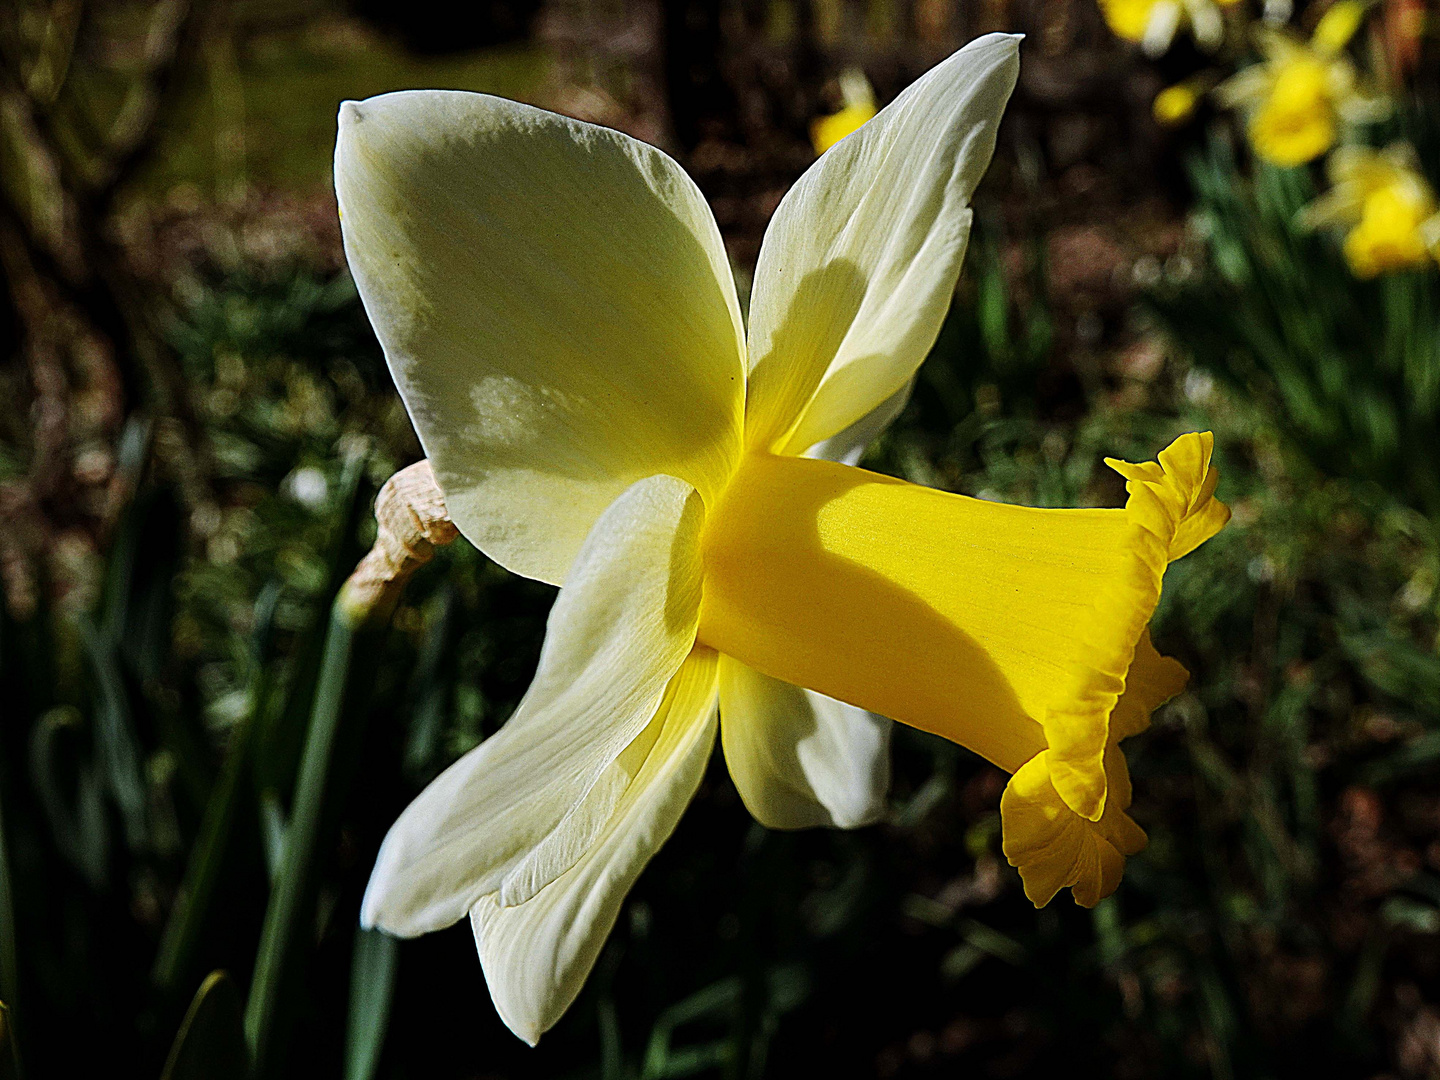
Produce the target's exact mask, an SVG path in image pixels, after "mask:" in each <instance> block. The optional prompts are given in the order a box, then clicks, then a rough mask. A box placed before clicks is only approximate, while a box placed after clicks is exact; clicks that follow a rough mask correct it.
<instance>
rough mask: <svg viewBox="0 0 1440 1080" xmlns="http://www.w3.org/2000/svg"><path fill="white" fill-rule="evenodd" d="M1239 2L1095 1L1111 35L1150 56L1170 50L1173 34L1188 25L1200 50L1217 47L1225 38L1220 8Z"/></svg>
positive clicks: (1187, 0)
mask: <svg viewBox="0 0 1440 1080" xmlns="http://www.w3.org/2000/svg"><path fill="white" fill-rule="evenodd" d="M1239 2H1240V0H1098V3H1099V5H1100V14H1101V15H1102V16H1104V19H1105V25H1107V26H1108V27H1110V30H1111V32H1112V33H1113V34H1114V35H1115V36H1116V37H1120V38H1124V39H1125V40H1126V41H1135V42H1139V43H1140V45H1141V46H1142V47H1143V48H1144V50H1145V52H1146V53H1147V54H1149V55H1150V56H1160V55H1161V54H1163V53H1164V52H1165V51H1166V50H1167V49H1169V48H1170V45H1171V43H1172V42H1173V41H1174V40H1175V35H1176V34H1177V33H1179V31H1180V29H1181V28H1182V27H1185V26H1188V27H1189V28H1190V33H1191V35H1192V36H1193V37H1194V38H1195V43H1196V44H1197V45H1199V46H1200V47H1201V48H1202V49H1206V50H1211V49H1216V48H1218V47H1219V46H1220V43H1221V42H1222V41H1223V40H1224V38H1225V20H1224V16H1223V15H1222V13H1221V9H1222V8H1229V7H1234V6H1235V5H1236V4H1238V3H1239Z"/></svg>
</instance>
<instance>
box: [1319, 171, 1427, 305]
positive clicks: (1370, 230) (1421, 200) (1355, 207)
mask: <svg viewBox="0 0 1440 1080" xmlns="http://www.w3.org/2000/svg"><path fill="white" fill-rule="evenodd" d="M1326 165H1327V170H1328V172H1329V175H1330V182H1331V184H1332V185H1333V186H1332V187H1331V189H1330V190H1329V191H1328V192H1326V193H1325V194H1324V195H1322V196H1321V197H1320V198H1319V199H1316V200H1315V201H1314V202H1313V203H1311V204H1310V205H1309V206H1307V207H1306V208H1305V210H1304V211H1303V212H1302V215H1301V219H1300V220H1301V223H1302V224H1303V225H1306V226H1308V227H1310V228H1319V227H1322V226H1327V225H1339V226H1344V227H1345V228H1346V235H1345V244H1344V251H1345V260H1346V262H1348V263H1349V264H1350V269H1351V271H1352V272H1353V273H1354V274H1355V276H1356V277H1359V278H1372V277H1375V276H1376V275H1378V274H1383V273H1387V272H1389V271H1392V270H1411V269H1414V268H1416V267H1419V266H1423V265H1425V264H1426V263H1428V262H1429V261H1430V259H1431V257H1432V256H1433V257H1434V258H1436V259H1440V203H1437V201H1436V198H1435V192H1434V190H1433V189H1432V188H1431V187H1430V184H1429V183H1428V182H1427V181H1426V179H1425V177H1424V176H1422V175H1421V174H1420V171H1419V170H1418V168H1417V167H1416V163H1415V151H1414V149H1413V148H1411V147H1410V146H1408V145H1405V144H1397V145H1395V146H1391V147H1389V148H1388V149H1386V150H1384V151H1376V150H1371V149H1370V148H1368V147H1363V146H1344V147H1341V148H1340V149H1339V150H1336V151H1335V153H1334V154H1332V155H1331V156H1330V160H1329V161H1328V162H1327V163H1326Z"/></svg>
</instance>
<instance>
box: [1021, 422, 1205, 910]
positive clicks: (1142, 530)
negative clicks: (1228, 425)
mask: <svg viewBox="0 0 1440 1080" xmlns="http://www.w3.org/2000/svg"><path fill="white" fill-rule="evenodd" d="M1213 446H1214V439H1213V437H1212V436H1211V435H1210V434H1209V433H1208V432H1207V433H1204V434H1190V435H1184V436H1182V437H1181V438H1179V439H1177V440H1176V441H1175V442H1174V443H1173V444H1171V446H1170V447H1169V448H1168V449H1166V450H1165V451H1164V452H1162V453H1161V454H1160V459H1159V462H1158V463H1157V462H1146V463H1144V464H1140V465H1134V464H1130V463H1128V462H1123V461H1117V460H1114V459H1107V460H1106V464H1108V465H1109V466H1110V467H1111V468H1113V469H1115V471H1116V472H1118V473H1120V474H1121V475H1122V476H1124V477H1125V480H1126V489H1127V491H1128V493H1129V499H1128V501H1127V502H1126V506H1125V512H1126V514H1127V515H1128V517H1129V521H1130V529H1129V532H1128V535H1127V543H1128V544H1129V546H1130V551H1131V552H1132V553H1133V559H1132V561H1131V563H1130V565H1129V567H1128V568H1127V572H1126V573H1125V574H1124V575H1122V576H1121V578H1120V579H1119V580H1118V581H1117V582H1116V583H1115V584H1114V585H1112V586H1111V587H1110V588H1109V589H1107V590H1106V591H1105V592H1104V593H1103V594H1102V595H1100V596H1099V597H1098V598H1097V599H1096V602H1095V620H1094V624H1093V625H1094V626H1095V634H1094V636H1093V637H1092V639H1091V640H1092V647H1091V649H1090V651H1089V655H1088V657H1086V659H1087V660H1088V661H1089V662H1088V664H1085V665H1084V666H1083V667H1082V666H1080V665H1077V670H1076V678H1075V682H1074V683H1072V684H1071V686H1070V688H1069V690H1068V693H1065V694H1063V695H1062V696H1061V698H1060V700H1062V701H1064V702H1066V705H1065V706H1064V707H1063V708H1052V709H1050V710H1049V711H1048V712H1047V714H1046V716H1045V719H1044V721H1043V726H1044V729H1045V736H1046V740H1047V742H1048V743H1049V748H1048V749H1047V750H1045V751H1043V752H1042V753H1040V754H1037V755H1036V756H1035V757H1034V758H1032V759H1031V760H1030V761H1028V762H1026V764H1025V765H1024V766H1022V767H1021V768H1020V769H1019V770H1018V771H1017V772H1016V773H1015V775H1014V776H1012V777H1011V779H1010V782H1009V784H1008V785H1007V787H1006V789H1005V795H1004V797H1003V798H1002V799H1001V803H1000V812H1001V820H1002V825H1003V829H1004V841H1003V846H1004V851H1005V856H1006V858H1007V859H1008V860H1009V862H1010V864H1011V865H1012V866H1015V867H1016V868H1017V869H1018V870H1019V871H1020V876H1021V879H1022V881H1023V882H1024V886H1025V894H1026V896H1027V897H1029V899H1030V900H1031V901H1032V902H1033V903H1035V904H1037V905H1043V904H1045V903H1047V902H1048V901H1049V900H1050V898H1051V897H1053V896H1054V895H1055V893H1056V892H1058V891H1059V890H1060V889H1063V888H1067V887H1069V888H1072V889H1073V890H1074V895H1075V899H1076V901H1077V902H1078V903H1080V904H1082V905H1084V906H1087V907H1089V906H1093V905H1094V904H1096V903H1098V902H1099V901H1100V900H1101V899H1103V898H1104V897H1106V896H1108V895H1109V894H1110V893H1112V892H1113V891H1114V890H1115V888H1116V886H1117V885H1118V884H1119V881H1120V875H1121V872H1122V870H1123V868H1124V865H1125V857H1126V856H1129V855H1133V854H1135V853H1137V852H1138V851H1140V850H1141V849H1142V848H1143V847H1144V846H1145V842H1146V840H1145V833H1144V831H1143V830H1141V829H1140V827H1139V826H1138V825H1136V824H1135V822H1134V821H1133V820H1131V818H1130V816H1129V815H1128V814H1127V813H1126V810H1127V809H1128V808H1129V806H1130V778H1129V773H1128V771H1127V769H1126V765H1125V758H1124V755H1123V754H1122V753H1121V751H1120V749H1119V747H1118V745H1117V744H1118V743H1119V741H1120V740H1121V739H1124V738H1127V737H1128V736H1130V735H1134V734H1136V733H1138V732H1140V731H1143V730H1144V729H1145V728H1146V727H1147V726H1148V725H1149V722H1150V714H1151V713H1152V712H1153V711H1154V710H1155V709H1156V708H1158V707H1159V706H1160V705H1162V704H1164V703H1165V702H1166V701H1167V700H1169V699H1170V698H1171V697H1174V696H1175V695H1176V694H1177V693H1179V692H1180V691H1181V690H1182V689H1184V686H1185V683H1186V680H1187V679H1188V677H1189V676H1188V673H1187V672H1186V671H1185V669H1184V668H1183V667H1182V666H1181V665H1180V664H1179V663H1177V662H1176V661H1175V660H1172V659H1170V658H1168V657H1163V656H1161V655H1160V654H1159V653H1158V652H1156V651H1155V648H1154V646H1153V645H1152V644H1151V642H1150V634H1149V629H1148V624H1149V621H1150V617H1151V615H1152V614H1153V613H1154V611H1155V606H1156V604H1157V603H1158V602H1159V600H1160V586H1161V580H1162V578H1163V576H1164V573H1165V568H1166V567H1167V566H1168V565H1169V564H1170V563H1171V562H1173V561H1174V560H1175V559H1178V558H1180V557H1181V556H1183V555H1186V554H1188V553H1189V552H1191V551H1193V550H1194V549H1195V548H1196V547H1198V546H1199V545H1200V544H1202V543H1204V542H1205V541H1206V540H1208V539H1209V538H1210V537H1211V536H1214V535H1215V533H1217V532H1218V531H1219V530H1220V529H1221V528H1222V527H1223V526H1224V524H1225V523H1226V522H1227V521H1228V520H1229V518H1230V511H1229V509H1228V508H1227V507H1226V506H1225V504H1224V503H1221V502H1220V501H1218V500H1217V499H1216V498H1215V497H1214V496H1215V485H1216V482H1217V480H1218V474H1217V473H1216V471H1215V470H1214V469H1212V468H1211V467H1210V457H1211V452H1212V449H1213Z"/></svg>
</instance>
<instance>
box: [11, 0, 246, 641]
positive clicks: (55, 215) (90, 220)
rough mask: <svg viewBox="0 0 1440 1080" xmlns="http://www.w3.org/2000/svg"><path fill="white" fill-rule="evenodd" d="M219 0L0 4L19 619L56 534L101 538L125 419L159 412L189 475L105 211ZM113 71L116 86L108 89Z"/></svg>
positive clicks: (178, 462)
mask: <svg viewBox="0 0 1440 1080" xmlns="http://www.w3.org/2000/svg"><path fill="white" fill-rule="evenodd" d="M218 7H219V5H218V4H211V5H209V6H207V7H203V8H202V7H201V5H199V4H197V3H192V2H189V0H156V2H154V3H151V4H150V5H149V6H148V7H147V8H145V9H143V11H142V12H141V17H142V19H143V22H141V23H139V24H137V23H136V22H135V21H134V20H135V13H134V12H133V9H130V10H127V11H126V12H125V19H127V20H129V21H128V22H124V23H123V24H122V21H121V17H120V14H121V13H120V12H119V11H117V9H116V8H115V7H114V5H104V4H100V3H96V2H94V0H90V2H86V0H49V2H46V0H20V2H16V3H11V4H6V5H3V6H0V155H3V158H0V276H3V281H4V287H5V294H6V297H7V299H8V303H9V306H10V308H11V312H12V313H13V326H14V330H15V333H14V335H13V340H12V341H10V342H8V343H7V345H8V347H7V350H6V352H7V354H8V355H6V356H4V357H3V358H0V362H3V363H5V364H7V365H14V366H16V367H17V368H18V369H20V371H21V372H23V375H22V376H21V377H12V379H11V386H12V388H18V387H24V390H23V391H21V393H20V394H19V395H18V396H17V398H13V399H12V400H11V401H10V402H9V403H7V407H8V409H9V410H13V415H14V419H15V421H18V422H20V423H22V424H23V419H22V418H23V417H24V416H25V414H26V413H27V412H28V414H29V421H30V430H29V432H28V437H27V435H26V433H23V432H21V433H18V435H19V438H20V439H21V440H22V447H23V450H24V451H25V452H28V461H25V462H24V465H25V466H26V468H25V475H24V479H23V480H20V481H18V482H17V481H11V482H9V483H6V484H3V485H0V524H3V526H4V527H3V528H0V572H3V581H4V585H5V595H6V599H7V602H8V604H9V606H10V607H11V610H12V612H13V613H14V614H15V615H16V616H18V617H21V618H24V617H25V616H26V615H27V614H28V611H31V610H33V609H34V601H35V599H36V595H37V589H38V585H37V581H38V579H39V577H40V576H41V575H39V574H38V571H37V564H39V563H40V562H42V561H43V559H44V556H45V554H46V552H48V551H49V550H50V549H51V545H52V543H53V541H54V538H55V536H56V535H57V534H58V533H59V532H61V531H73V532H74V533H76V534H77V535H80V536H85V537H88V538H89V540H90V542H91V543H92V544H95V545H98V544H100V543H102V542H103V540H104V537H105V535H106V533H107V532H108V530H109V528H110V526H111V525H112V524H113V522H114V520H115V516H116V514H117V513H118V510H119V509H120V507H121V506H123V505H124V503H125V501H126V499H127V498H128V489H129V488H130V487H131V486H133V483H134V481H135V476H134V475H133V470H131V471H130V473H128V474H127V471H126V470H123V469H117V468H116V440H117V439H118V436H119V432H120V430H121V427H122V425H123V424H124V422H125V420H126V418H127V417H129V416H131V415H132V414H134V413H135V412H136V411H137V410H144V411H145V412H146V413H147V414H149V415H150V416H152V417H154V418H155V419H156V420H157V421H159V432H160V434H161V436H162V438H163V439H164V442H165V445H166V446H167V448H171V449H172V450H173V451H174V452H173V454H172V455H171V456H172V460H173V465H174V466H175V471H176V473H177V477H176V478H177V479H179V480H181V482H182V486H183V487H186V488H190V489H191V494H193V489H194V485H195V483H196V481H197V478H198V476H199V471H198V469H197V468H196V467H195V461H196V454H195V449H196V447H197V446H198V445H199V442H200V437H201V436H200V431H199V428H198V425H197V423H196V422H195V418H194V415H193V413H192V411H191V409H190V404H189V400H188V397H187V394H186V389H185V385H184V380H183V375H182V373H181V371H180V369H179V366H178V364H177V362H176V359H175V357H174V355H173V354H172V353H171V352H170V351H169V350H168V348H167V347H166V345H165V343H164V340H163V337H162V335H161V333H160V330H159V328H158V326H157V321H156V318H155V314H156V303H155V300H156V298H155V297H152V296H150V295H148V294H147V290H146V289H145V288H143V287H142V286H141V284H140V282H138V281H137V280H136V278H135V277H134V275H133V274H131V273H130V272H129V270H128V269H127V266H126V262H125V258H124V255H123V253H122V251H121V250H120V247H119V245H118V244H117V243H116V241H115V240H114V237H113V232H112V226H113V217H114V213H115V210H116V206H117V201H118V199H119V197H120V196H121V194H122V193H123V192H124V190H125V188H126V186H127V184H128V183H129V182H130V181H131V180H132V179H133V178H134V176H135V175H136V173H137V172H138V171H139V169H140V168H141V166H142V165H143V164H144V163H145V162H146V161H147V159H148V158H149V156H150V155H151V153H152V152H153V150H154V148H155V144H156V141H157V138H158V134H159V132H160V130H161V120H162V118H163V115H164V114H165V113H166V111H167V110H168V108H169V107H170V106H171V105H172V104H173V102H174V100H175V98H176V96H177V93H176V92H177V88H178V86H179V83H180V79H181V75H182V72H184V71H185V70H186V69H187V68H188V66H189V65H190V64H191V63H192V61H193V59H194V57H195V55H196V53H197V50H198V45H199V42H200V39H201V36H202V28H203V26H204V25H205V24H206V22H207V21H208V16H209V15H211V14H213V13H214V12H215V11H216V10H217V8H218ZM127 48H128V49H129V50H130V52H131V54H132V55H126V56H125V63H124V64H120V63H117V62H116V61H115V57H116V56H117V55H124V54H125V53H126V50H127ZM102 62H103V63H104V64H105V65H106V66H108V67H109V70H103V71H102V70H101V64H102ZM122 70H123V71H124V72H125V74H126V78H125V81H124V83H123V85H122V88H121V89H120V91H119V94H118V97H119V100H118V102H113V101H107V100H106V95H107V93H108V94H109V95H110V96H111V97H114V96H115V91H114V89H113V87H112V86H111V85H110V80H111V79H113V77H114V76H115V75H116V74H117V73H118V72H119V71H122ZM102 84H103V85H102ZM111 106H113V107H111ZM27 406H28V409H27ZM6 435H7V436H10V437H12V438H14V437H16V436H17V432H14V431H8V432H6ZM142 460H143V458H142Z"/></svg>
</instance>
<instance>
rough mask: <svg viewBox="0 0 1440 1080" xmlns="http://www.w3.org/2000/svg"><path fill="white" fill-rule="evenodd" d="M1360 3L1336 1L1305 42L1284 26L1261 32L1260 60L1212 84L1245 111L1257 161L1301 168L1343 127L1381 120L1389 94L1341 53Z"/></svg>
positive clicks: (1356, 25)
mask: <svg viewBox="0 0 1440 1080" xmlns="http://www.w3.org/2000/svg"><path fill="white" fill-rule="evenodd" d="M1365 7H1366V5H1364V4H1363V3H1358V2H1354V0H1340V2H1339V3H1337V4H1334V5H1332V6H1331V7H1330V9H1329V10H1328V11H1326V13H1325V15H1324V17H1322V18H1321V20H1320V22H1319V24H1318V25H1317V26H1316V27H1315V32H1314V34H1313V35H1312V36H1311V38H1310V40H1309V41H1308V42H1306V41H1302V40H1301V39H1299V38H1297V37H1295V36H1294V35H1293V34H1290V33H1288V32H1286V31H1282V30H1261V31H1259V33H1258V35H1257V40H1258V42H1259V45H1260V50H1261V52H1262V53H1263V54H1264V57H1265V59H1264V60H1263V61H1262V62H1261V63H1259V64H1254V65H1252V66H1251V67H1248V68H1246V69H1245V70H1244V71H1242V72H1240V73H1239V74H1238V75H1235V76H1233V77H1232V78H1230V79H1229V80H1227V81H1226V82H1224V83H1222V84H1221V85H1220V87H1219V88H1218V89H1217V91H1216V93H1217V95H1218V96H1219V98H1220V100H1221V102H1222V103H1223V104H1225V105H1227V106H1229V107H1239V108H1244V109H1245V110H1247V112H1248V113H1249V124H1248V131H1249V134H1250V143H1251V145H1252V146H1253V147H1254V148H1255V152H1256V153H1257V154H1258V155H1259V156H1260V157H1261V158H1263V159H1264V160H1266V161H1268V162H1270V163H1271V164H1272V165H1280V166H1284V167H1289V166H1295V165H1304V164H1305V163H1306V162H1308V161H1314V160H1315V159H1316V158H1317V157H1319V156H1320V155H1321V154H1323V153H1325V152H1326V151H1327V150H1329V149H1330V148H1331V147H1332V146H1334V145H1335V143H1336V140H1337V139H1338V138H1339V133H1340V127H1341V125H1342V124H1346V123H1350V124H1358V123H1366V122H1370V121H1374V120H1379V119H1383V118H1384V116H1385V115H1386V114H1387V113H1388V112H1389V108H1390V103H1389V99H1387V98H1386V97H1384V96H1383V95H1380V94H1376V93H1373V92H1371V91H1369V90H1367V89H1364V88H1363V87H1362V86H1361V84H1360V77H1359V75H1358V73H1357V72H1356V70H1355V65H1354V64H1353V63H1352V62H1351V61H1350V59H1349V57H1347V56H1346V55H1345V53H1344V49H1345V46H1346V45H1347V44H1348V43H1349V41H1350V39H1351V37H1353V36H1354V34H1355V31H1356V30H1357V29H1358V28H1359V26H1360V23H1361V21H1362V19H1363V16H1364V12H1365Z"/></svg>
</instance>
